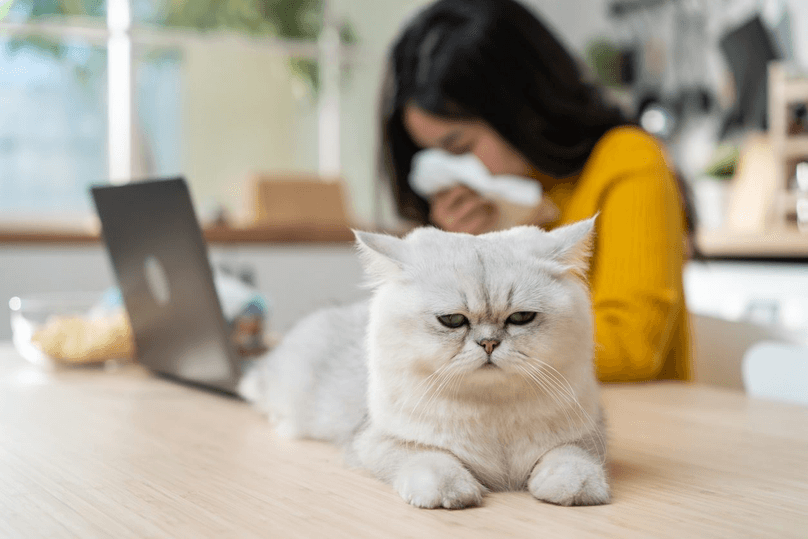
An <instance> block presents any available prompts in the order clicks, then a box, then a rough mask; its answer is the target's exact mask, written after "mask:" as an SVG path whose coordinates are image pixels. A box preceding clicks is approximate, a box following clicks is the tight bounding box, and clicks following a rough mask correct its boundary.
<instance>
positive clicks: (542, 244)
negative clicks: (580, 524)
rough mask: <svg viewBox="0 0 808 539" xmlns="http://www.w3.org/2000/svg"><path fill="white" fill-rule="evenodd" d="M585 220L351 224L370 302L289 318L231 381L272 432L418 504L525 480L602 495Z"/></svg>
mask: <svg viewBox="0 0 808 539" xmlns="http://www.w3.org/2000/svg"><path fill="white" fill-rule="evenodd" d="M593 226H594V218H593V219H590V220H587V221H581V222H579V223H575V224H572V225H570V226H566V227H563V228H559V229H557V230H554V231H552V232H545V231H543V230H541V229H539V228H536V227H526V226H523V227H517V228H513V229H510V230H506V231H502V232H492V233H489V234H483V235H480V236H471V235H467V234H454V233H448V232H442V231H440V230H437V229H433V228H421V229H417V230H415V231H413V232H411V233H410V234H409V235H407V236H406V237H405V238H404V239H399V238H395V237H392V236H387V235H380V234H371V233H367V232H357V233H356V237H357V245H358V247H359V250H360V254H361V256H362V258H363V261H364V263H365V267H366V269H367V272H368V275H369V276H370V277H371V285H372V286H373V288H374V294H373V297H372V299H371V300H370V302H369V303H367V302H364V303H359V304H355V305H351V306H348V307H341V308H331V309H326V310H322V311H319V312H317V313H314V314H313V315H311V316H309V317H307V318H305V319H304V320H302V321H301V322H300V323H299V324H298V325H297V326H296V327H295V328H294V329H293V330H292V331H291V332H290V333H289V334H288V335H287V336H286V337H285V338H284V340H283V341H282V343H281V344H280V345H279V346H278V347H277V348H276V349H275V350H273V352H272V353H270V354H269V355H268V357H267V358H266V359H265V360H263V361H262V362H261V363H260V364H259V365H258V366H257V368H255V369H253V371H252V372H250V373H249V374H248V375H247V376H246V377H245V379H244V380H243V381H242V384H241V393H242V395H243V396H244V397H245V398H247V399H248V400H250V401H252V402H253V403H255V404H256V405H257V406H258V407H260V408H261V409H262V410H263V411H264V412H266V413H267V414H268V415H269V416H270V419H271V420H272V421H274V422H275V423H276V425H277V428H278V430H279V432H281V433H283V434H285V435H287V436H292V437H306V438H315V439H323V440H329V441H334V442H337V443H342V444H345V445H346V446H347V450H348V457H349V462H351V463H352V464H354V465H356V466H359V467H362V468H365V469H367V470H370V471H371V472H372V473H373V474H375V475H376V476H377V477H378V478H380V479H381V480H383V481H385V482H387V483H389V484H391V485H392V486H393V487H394V488H395V489H396V490H397V491H398V493H399V494H400V495H401V496H402V498H404V499H405V500H406V501H407V502H409V503H411V504H413V505H415V506H418V507H428V508H432V507H446V508H460V507H466V506H472V505H478V504H480V503H481V501H482V498H483V495H484V494H485V493H486V492H487V491H489V490H494V491H496V490H525V489H527V490H528V491H530V493H531V494H533V496H535V497H536V498H538V499H539V500H543V501H546V502H551V503H555V504H560V505H589V504H601V503H607V502H608V501H609V486H608V482H607V479H606V474H605V470H604V466H603V464H604V461H605V452H606V447H605V440H604V432H603V431H604V427H603V414H602V410H601V407H600V403H599V398H598V385H597V381H596V379H595V375H594V369H593V362H592V359H593V348H594V345H593V316H592V308H591V303H590V299H589V291H588V287H587V285H586V283H585V274H586V271H587V266H588V259H589V253H590V246H591V242H592V235H593Z"/></svg>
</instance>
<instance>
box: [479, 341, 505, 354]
mask: <svg viewBox="0 0 808 539" xmlns="http://www.w3.org/2000/svg"><path fill="white" fill-rule="evenodd" d="M499 343H500V341H497V340H495V339H483V340H481V341H477V344H479V345H480V346H482V347H483V348H485V353H486V354H490V353H491V352H493V351H494V348H496V347H497V346H499Z"/></svg>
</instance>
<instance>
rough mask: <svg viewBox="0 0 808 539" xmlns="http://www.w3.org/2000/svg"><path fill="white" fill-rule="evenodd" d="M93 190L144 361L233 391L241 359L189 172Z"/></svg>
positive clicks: (190, 379) (197, 382)
mask: <svg viewBox="0 0 808 539" xmlns="http://www.w3.org/2000/svg"><path fill="white" fill-rule="evenodd" d="M91 191H92V196H93V201H94V202H95V207H96V210H97V211H98V217H99V218H100V220H101V229H102V235H103V239H104V242H105V243H106V247H107V252H108V253H109V257H110V259H111V261H112V265H113V268H114V270H115V275H116V277H117V280H118V285H119V286H120V289H121V295H122V297H123V302H124V305H125V306H126V310H127V312H128V314H129V319H130V321H131V323H132V329H133V332H134V336H135V344H136V347H137V355H138V360H139V361H140V363H142V364H143V365H145V366H147V367H148V368H150V369H151V370H152V371H154V372H156V373H158V374H161V375H164V376H167V377H170V378H172V379H175V380H178V381H182V382H186V383H190V384H193V385H197V386H202V387H205V388H209V389H214V390H218V391H223V392H225V393H229V394H235V391H236V387H237V384H238V380H239V376H240V372H241V369H240V364H241V361H240V358H239V356H238V354H237V353H236V350H235V348H234V346H233V345H232V344H231V341H230V338H229V334H230V330H229V326H228V324H227V322H226V321H225V319H224V316H223V314H222V308H221V305H220V303H219V297H218V295H217V293H216V289H215V287H214V284H213V272H212V270H211V267H210V262H209V259H208V251H207V246H206V244H205V241H204V239H203V238H202V231H201V229H200V228H199V224H198V222H197V219H196V215H195V213H194V209H193V205H192V203H191V197H190V193H189V191H188V185H187V184H186V183H185V180H184V179H183V178H181V177H178V178H173V179H164V180H150V181H138V182H134V183H129V184H125V185H117V186H99V187H93V188H92V189H91Z"/></svg>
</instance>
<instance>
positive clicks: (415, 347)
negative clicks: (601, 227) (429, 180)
mask: <svg viewBox="0 0 808 539" xmlns="http://www.w3.org/2000/svg"><path fill="white" fill-rule="evenodd" d="M592 226H593V221H592V220H589V221H583V222H581V223H577V224H575V225H571V226H569V227H565V228H562V229H559V230H556V231H554V232H552V233H547V232H544V231H542V230H540V229H538V228H535V227H518V228H515V229H511V230H508V231H504V232H495V233H490V234H485V235H482V236H470V235H466V234H453V233H448V232H442V231H439V230H436V229H431V228H425V229H418V230H416V231H414V232H412V233H411V234H410V235H408V236H407V237H406V238H405V239H403V240H399V239H396V238H392V237H389V236H379V235H368V234H365V233H358V234H357V237H358V241H359V245H360V249H361V250H362V252H363V254H364V257H365V260H366V263H367V267H368V270H369V273H370V274H371V275H372V276H373V277H374V278H375V279H376V285H377V290H376V295H375V298H374V301H373V303H372V307H371V327H370V348H371V350H370V352H371V354H370V355H371V363H372V365H371V369H374V368H375V369H380V370H382V371H384V372H386V373H388V375H394V376H395V375H396V374H400V375H405V374H406V375H410V376H415V377H416V378H423V379H425V380H426V379H428V378H430V377H432V378H446V380H447V382H446V383H447V384H450V383H451V384H454V385H455V386H457V388H458V391H459V390H460V389H461V388H466V389H469V388H471V389H481V388H483V387H488V388H489V389H492V390H493V389H496V388H498V387H499V388H500V389H502V388H504V387H511V388H513V389H514V390H518V389H519V386H522V385H524V384H522V383H520V382H524V383H527V384H528V385H530V380H535V379H536V378H537V377H538V378H539V379H544V378H545V377H546V376H548V373H552V372H553V370H554V369H555V370H559V369H560V370H568V368H569V367H570V364H572V363H577V364H583V366H584V367H585V368H590V369H591V360H592V346H593V345H592V340H593V335H592V332H593V326H592V313H591V305H590V301H589V295H588V291H587V288H586V285H585V284H584V282H583V279H582V278H581V277H582V276H583V274H585V272H586V264H587V257H588V253H589V244H590V241H591V235H592ZM542 369H543V371H542ZM436 373H437V374H436ZM441 373H446V375H445V376H442V375H441ZM450 375H451V376H450ZM549 375H551V374H549Z"/></svg>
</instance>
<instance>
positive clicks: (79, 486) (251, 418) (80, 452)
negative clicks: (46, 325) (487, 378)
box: [0, 344, 808, 539]
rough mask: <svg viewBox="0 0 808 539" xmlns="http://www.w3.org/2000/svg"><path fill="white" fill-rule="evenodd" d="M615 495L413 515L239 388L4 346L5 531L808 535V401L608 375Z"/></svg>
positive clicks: (508, 497) (0, 483) (489, 501)
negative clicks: (61, 360) (220, 391)
mask: <svg viewBox="0 0 808 539" xmlns="http://www.w3.org/2000/svg"><path fill="white" fill-rule="evenodd" d="M603 401H604V404H605V406H606V408H607V410H608V415H609V432H610V436H611V440H610V457H609V461H610V462H609V466H610V471H611V476H612V485H613V493H614V500H613V503H612V504H610V505H606V506H600V507H572V508H568V507H557V506H553V505H548V504H542V503H540V502H538V501H536V500H534V499H533V498H531V497H530V495H529V494H527V493H522V492H519V493H496V494H491V495H489V496H488V497H486V498H485V502H484V505H483V506H482V507H480V508H475V509H468V510H461V511H448V510H423V509H415V508H413V507H410V506H408V505H407V504H405V503H404V502H403V501H402V500H401V499H400V498H399V497H398V495H397V494H395V493H394V492H393V491H392V490H391V489H390V488H389V487H388V486H386V485H383V484H381V483H379V482H377V481H376V480H375V479H373V478H372V477H369V476H368V475H366V474H365V473H363V472H360V471H356V470H351V469H347V468H345V467H344V466H343V464H342V458H341V455H340V453H339V451H338V450H336V449H335V448H333V447H331V446H328V445H325V444H320V443H316V442H291V441H285V440H282V439H279V438H277V437H276V436H274V435H273V433H272V432H271V430H270V428H269V426H268V424H267V423H266V422H265V420H264V419H263V418H262V417H261V416H259V415H258V414H257V413H255V412H254V411H253V410H252V409H250V408H249V407H248V406H247V405H246V404H244V403H242V402H240V401H238V400H236V399H232V398H227V397H222V396H220V395H217V394H212V393H208V392H205V391H201V390H196V389H191V388H188V387H185V386H181V385H177V384H175V383H171V382H168V381H165V380H163V379H159V378H155V377H152V376H150V375H149V374H148V373H146V372H145V371H144V370H142V369H141V368H138V367H127V368H122V369H119V370H116V371H111V372H110V371H105V370H103V369H86V368H85V369H76V370H66V371H65V370H58V371H47V370H43V369H41V368H38V367H35V366H33V365H29V364H27V363H26V362H25V361H24V360H22V359H21V358H20V357H19V356H17V354H16V353H15V352H14V351H13V349H12V348H11V347H10V346H9V345H5V344H3V345H0V537H2V538H14V537H21V538H26V539H28V538H37V537H80V538H93V537H114V538H129V537H133V538H143V537H153V538H163V537H169V538H186V537H188V538H197V537H374V538H376V537H380V538H383V537H455V536H456V537H464V538H474V537H561V538H567V537H620V538H628V537H676V538H684V537H699V538H706V537H716V538H722V539H723V538H728V537H766V538H780V537H795V538H797V537H799V538H805V537H808V408H802V407H798V406H794V405H786V404H778V403H773V402H766V401H757V400H752V399H749V398H746V397H745V396H743V395H742V394H739V393H734V392H731V391H728V390H718V389H712V388H707V387H704V386H695V385H685V384H668V383H664V384H646V385H636V386H620V387H607V388H605V389H604V391H603Z"/></svg>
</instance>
